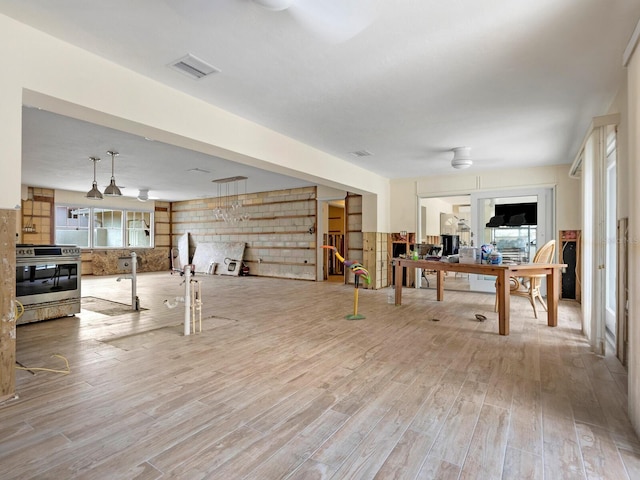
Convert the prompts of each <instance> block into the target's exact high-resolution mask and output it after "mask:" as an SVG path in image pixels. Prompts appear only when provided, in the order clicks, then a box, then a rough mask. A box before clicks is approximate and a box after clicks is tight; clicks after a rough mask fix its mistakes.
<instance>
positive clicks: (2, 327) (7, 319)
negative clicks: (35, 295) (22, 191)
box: [0, 210, 18, 402]
mask: <svg viewBox="0 0 640 480" xmlns="http://www.w3.org/2000/svg"><path fill="white" fill-rule="evenodd" d="M17 216H18V214H17V212H16V211H15V210H0V278H1V280H0V316H1V317H0V318H1V319H2V322H1V323H0V402H2V401H5V400H8V399H10V398H12V397H14V396H15V390H16V370H15V363H16V303H15V299H16V224H17V221H18V219H17Z"/></svg>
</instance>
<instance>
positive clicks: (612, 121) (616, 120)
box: [569, 23, 640, 178]
mask: <svg viewBox="0 0 640 480" xmlns="http://www.w3.org/2000/svg"><path fill="white" fill-rule="evenodd" d="M639 25H640V23H639ZM619 124H620V114H619V113H611V114H609V115H600V116H598V117H593V119H592V120H591V123H590V124H589V128H588V129H587V133H586V135H585V136H584V139H583V140H582V144H580V148H579V149H578V153H576V157H575V158H574V160H573V163H572V164H571V168H570V169H569V176H570V177H571V178H580V174H579V173H578V172H579V171H580V169H581V168H582V162H583V160H584V158H583V153H584V146H585V145H586V144H587V141H588V140H589V137H590V136H591V133H592V132H593V131H594V130H595V129H596V128H598V127H604V126H605V125H616V126H617V125H619Z"/></svg>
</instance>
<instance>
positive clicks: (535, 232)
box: [469, 188, 554, 292]
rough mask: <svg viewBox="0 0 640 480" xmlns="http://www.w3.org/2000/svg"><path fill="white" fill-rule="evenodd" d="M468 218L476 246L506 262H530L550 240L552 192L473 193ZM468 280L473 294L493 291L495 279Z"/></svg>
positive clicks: (472, 276)
mask: <svg viewBox="0 0 640 480" xmlns="http://www.w3.org/2000/svg"><path fill="white" fill-rule="evenodd" d="M471 218H472V219H474V223H473V225H474V227H473V230H474V235H473V236H474V238H475V239H476V246H477V247H479V248H480V247H482V245H489V246H490V248H492V249H497V250H498V251H499V252H500V253H502V258H503V262H505V263H507V262H509V263H529V262H531V260H532V259H533V257H534V256H535V254H536V251H537V249H538V247H540V246H542V245H544V244H545V243H546V242H547V241H548V240H550V239H551V238H553V235H552V233H551V232H553V223H554V218H553V189H551V188H540V189H521V190H510V191H494V192H483V193H476V194H473V195H472V196H471ZM469 281H470V287H471V290H473V291H478V292H495V281H496V277H495V276H492V275H469ZM542 288H546V287H545V286H543V287H542Z"/></svg>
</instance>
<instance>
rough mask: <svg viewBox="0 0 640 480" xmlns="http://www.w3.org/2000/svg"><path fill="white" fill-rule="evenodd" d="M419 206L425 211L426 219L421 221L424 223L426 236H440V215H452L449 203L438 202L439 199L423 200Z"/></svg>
mask: <svg viewBox="0 0 640 480" xmlns="http://www.w3.org/2000/svg"><path fill="white" fill-rule="evenodd" d="M420 205H421V206H424V207H425V209H426V218H423V219H422V221H423V222H426V225H425V226H426V229H425V234H426V235H438V236H439V235H440V233H441V232H440V214H441V213H453V207H452V205H451V204H450V203H448V202H445V201H443V200H440V199H439V198H423V199H422V200H420Z"/></svg>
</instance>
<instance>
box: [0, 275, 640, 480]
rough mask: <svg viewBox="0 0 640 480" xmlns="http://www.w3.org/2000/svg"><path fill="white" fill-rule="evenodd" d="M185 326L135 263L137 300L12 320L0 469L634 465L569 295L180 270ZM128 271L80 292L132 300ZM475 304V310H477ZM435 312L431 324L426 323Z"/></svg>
mask: <svg viewBox="0 0 640 480" xmlns="http://www.w3.org/2000/svg"><path fill="white" fill-rule="evenodd" d="M196 279H198V280H200V281H201V282H202V283H201V285H202V291H203V303H204V305H203V332H202V333H201V334H197V335H191V336H189V337H184V336H183V335H182V330H183V327H182V321H183V319H184V306H183V304H181V303H180V304H179V305H178V307H176V308H174V309H169V308H167V307H166V306H164V305H163V301H164V300H170V302H171V303H172V302H174V300H175V299H176V297H180V296H182V294H183V286H181V285H180V283H181V281H182V278H181V277H179V276H177V275H175V276H172V275H170V274H169V273H164V272H162V273H153V274H141V275H139V278H138V296H139V297H140V301H141V305H142V306H143V307H144V308H147V309H148V310H146V311H142V312H131V313H125V314H123V315H119V316H106V315H103V314H100V313H95V312H91V311H87V310H83V311H82V313H81V314H79V315H77V316H75V317H68V318H64V319H58V320H53V321H48V322H40V323H35V324H28V325H22V326H20V327H18V334H17V344H18V349H17V359H18V362H19V363H20V364H21V365H25V366H28V367H47V368H52V369H60V368H62V367H64V362H63V361H62V360H60V359H59V358H56V357H51V355H52V354H61V355H64V356H65V357H66V358H67V359H68V360H69V364H70V368H71V373H70V374H69V375H62V374H57V373H52V372H45V371H34V372H33V373H31V372H29V371H24V370H18V371H17V390H18V394H19V399H18V400H14V401H12V402H9V403H5V404H4V405H2V406H0V432H1V433H0V478H1V479H2V480H5V479H6V480H8V479H18V478H19V479H27V478H37V479H56V480H59V479H71V478H81V479H110V480H111V479H141V480H142V479H145V480H146V479H189V480H191V479H225V480H226V479H242V478H247V479H262V480H264V479H267V480H269V479H290V480H293V479H305V480H306V479H340V480H342V479H374V478H375V479H483V480H485V479H498V478H503V479H546V480H555V479H570V478H579V479H587V478H589V479H591V478H604V479H615V480H620V479H634V478H638V474H639V472H640V441H639V440H638V437H637V436H636V434H635V433H634V431H633V429H632V427H631V425H630V423H629V421H628V418H627V414H626V409H627V397H626V372H625V370H624V369H623V368H622V367H621V366H620V364H619V363H617V361H616V360H615V358H612V357H606V358H602V357H598V356H595V355H593V354H592V353H590V351H589V347H588V344H587V342H586V341H585V339H584V337H583V336H582V335H581V333H580V322H579V308H578V307H579V306H578V305H577V304H575V303H573V302H561V303H560V308H559V326H558V327H556V328H550V327H547V326H546V324H545V320H544V319H542V318H541V319H539V320H536V319H535V318H534V317H533V312H532V310H531V307H530V305H529V303H528V301H527V300H526V299H520V298H514V299H513V300H512V306H511V308H512V315H511V318H512V320H511V334H510V335H509V336H506V337H504V336H499V335H498V326H497V315H496V314H495V313H494V312H493V305H494V297H493V296H492V295H486V294H475V293H469V292H447V295H446V299H445V302H436V301H435V291H433V290H429V289H420V290H416V289H406V290H405V291H404V292H403V305H402V306H401V307H396V306H394V305H390V304H388V303H387V293H386V291H382V290H381V291H371V290H362V289H361V290H360V305H359V313H362V314H363V315H365V316H366V319H364V320H357V321H349V320H345V318H344V317H345V315H347V314H349V313H352V311H353V304H352V301H353V288H352V287H349V286H345V285H342V284H339V283H333V282H324V283H313V282H303V281H294V280H276V279H265V278H257V277H238V278H235V277H217V276H212V277H206V276H201V277H196ZM130 285H131V284H130V282H120V283H118V282H116V281H115V277H100V278H93V277H87V278H84V279H83V295H85V296H94V297H99V298H103V299H108V300H113V301H117V302H122V303H127V302H129V301H130ZM475 313H482V314H483V315H485V316H487V320H486V321H485V322H478V321H477V320H476V319H475ZM435 320H437V321H435Z"/></svg>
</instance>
